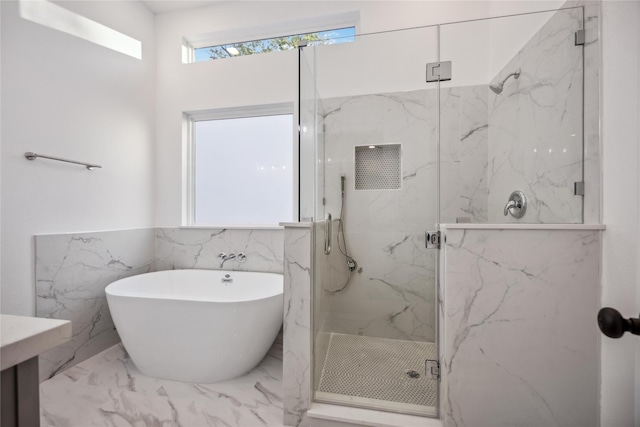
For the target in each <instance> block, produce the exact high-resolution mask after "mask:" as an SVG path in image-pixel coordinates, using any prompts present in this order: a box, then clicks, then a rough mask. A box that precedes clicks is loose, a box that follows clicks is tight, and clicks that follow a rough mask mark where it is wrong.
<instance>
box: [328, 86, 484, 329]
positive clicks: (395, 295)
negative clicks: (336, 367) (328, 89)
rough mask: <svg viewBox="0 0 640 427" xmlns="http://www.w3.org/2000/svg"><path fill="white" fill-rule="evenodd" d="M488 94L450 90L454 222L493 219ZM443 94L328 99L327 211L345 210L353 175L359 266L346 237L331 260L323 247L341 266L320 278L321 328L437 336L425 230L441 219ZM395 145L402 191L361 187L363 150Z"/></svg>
mask: <svg viewBox="0 0 640 427" xmlns="http://www.w3.org/2000/svg"><path fill="white" fill-rule="evenodd" d="M487 91H488V89H487V87H486V86H470V87H463V88H451V89H444V90H443V94H442V99H443V102H442V113H441V117H442V118H441V122H442V123H443V124H442V130H441V132H442V148H441V171H442V174H443V178H442V179H441V182H442V183H443V189H442V191H441V198H442V209H441V212H442V215H443V218H445V217H446V218H447V221H450V222H455V220H456V218H458V217H468V218H470V219H471V220H472V221H473V222H486V219H487V196H486V193H487V190H486V161H482V160H481V161H478V159H485V160H486V159H487ZM436 101H437V96H436V92H435V91H434V90H420V91H412V92H402V93H390V94H375V95H365V96H357V97H347V98H333V99H325V100H323V103H324V108H325V111H326V115H325V117H324V124H325V126H326V130H325V140H324V143H325V148H324V149H325V156H326V159H325V161H326V163H325V171H324V173H325V177H326V178H325V181H324V191H325V197H326V206H325V211H326V213H331V214H332V215H333V217H334V218H339V217H340V211H341V196H340V175H341V174H344V175H345V177H346V189H345V190H346V195H345V201H344V208H343V212H342V216H343V221H344V225H345V238H346V241H347V248H348V250H349V254H350V255H351V256H352V257H353V258H355V259H356V261H357V262H358V267H359V269H358V270H357V271H355V272H353V273H351V275H350V277H349V276H348V274H347V272H346V268H345V267H344V265H345V259H344V257H343V256H341V255H340V251H339V248H338V247H337V246H338V245H337V243H334V245H333V246H334V251H335V252H336V254H335V255H332V257H333V258H331V259H327V260H324V261H323V257H322V255H321V254H322V252H317V253H319V254H320V255H319V256H318V260H317V262H318V263H319V264H322V265H325V266H330V268H329V270H331V271H334V272H336V274H333V275H323V276H322V278H321V283H322V291H321V293H320V295H319V297H320V298H321V299H322V301H321V302H320V303H319V304H318V308H319V312H318V316H319V317H317V319H318V318H320V319H321V324H320V328H319V329H318V332H325V331H332V332H338V333H348V334H360V335H371V336H378V337H384V338H398V339H408V340H421V341H434V340H435V335H436V331H435V280H434V275H435V253H434V252H433V251H428V250H426V249H424V234H423V233H424V231H425V230H427V229H429V228H430V227H431V228H434V227H435V224H436V222H437V212H436V204H435V202H434V200H435V198H436V197H437V188H436V185H437V176H436V172H437V171H436V155H437V147H436V137H437V135H436V126H435V124H436V122H437V116H436V110H437V103H436ZM387 143H399V144H402V150H401V152H402V154H401V156H402V159H401V162H402V188H401V189H400V190H380V191H377V190H368V191H363V190H355V188H354V170H353V169H354V163H353V162H354V147H355V146H358V145H377V144H387ZM334 238H337V227H334ZM360 269H361V270H360ZM337 272H339V274H338V273H337ZM346 277H349V282H348V285H347V286H346V288H345V289H344V290H343V291H340V292H335V291H336V290H337V289H341V288H342V287H343V286H344V282H345V279H346Z"/></svg>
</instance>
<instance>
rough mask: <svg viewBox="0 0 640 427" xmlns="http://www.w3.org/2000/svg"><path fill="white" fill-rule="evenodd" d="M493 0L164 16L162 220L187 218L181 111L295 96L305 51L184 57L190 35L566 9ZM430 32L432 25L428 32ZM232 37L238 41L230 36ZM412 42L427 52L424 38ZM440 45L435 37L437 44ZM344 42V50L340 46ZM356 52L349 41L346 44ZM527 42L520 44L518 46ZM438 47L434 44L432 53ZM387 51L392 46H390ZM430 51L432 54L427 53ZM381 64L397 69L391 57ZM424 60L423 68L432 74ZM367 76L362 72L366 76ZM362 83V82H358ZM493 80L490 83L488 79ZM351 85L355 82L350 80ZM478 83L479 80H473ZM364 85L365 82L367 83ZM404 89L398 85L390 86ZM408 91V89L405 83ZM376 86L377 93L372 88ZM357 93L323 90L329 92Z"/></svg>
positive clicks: (215, 9) (371, 26) (231, 5)
mask: <svg viewBox="0 0 640 427" xmlns="http://www.w3.org/2000/svg"><path fill="white" fill-rule="evenodd" d="M503 3H511V2H493V3H491V2H486V1H456V2H451V1H419V2H416V1H393V2H391V1H389V2H376V1H342V2H330V1H322V2H320V1H316V2H271V1H270V2H249V1H243V2H225V3H221V4H218V5H214V6H210V7H205V8H199V9H194V10H190V11H182V12H172V13H166V14H162V15H158V16H157V19H156V29H157V33H156V34H157V43H158V75H157V77H158V92H157V93H158V97H157V119H158V120H157V135H158V140H157V144H158V145H157V157H156V159H157V168H158V171H159V173H158V180H157V184H156V196H157V204H156V225H158V226H176V225H180V224H181V223H182V221H183V212H182V204H183V202H182V197H183V196H182V192H183V186H184V185H185V183H184V181H185V178H184V176H183V163H182V159H183V147H182V129H181V114H182V112H183V111H193V110H199V109H215V108H229V107H238V106H246V105H259V104H270V103H280V102H292V101H296V98H297V78H298V76H297V53H296V52H295V51H289V52H280V53H274V54H269V55H257V56H249V57H238V58H233V59H228V60H221V61H211V62H203V63H196V64H183V63H182V59H181V58H182V54H181V49H182V40H183V38H185V37H186V38H189V39H192V38H194V37H195V36H197V35H200V34H204V33H215V34H216V35H217V36H218V37H220V34H221V33H224V32H225V31H229V32H232V30H233V33H234V34H239V33H241V31H239V30H238V29H249V28H252V27H260V28H264V27H267V26H270V25H271V26H273V25H274V24H278V23H283V25H284V23H290V22H291V21H294V20H298V19H314V18H317V17H318V16H327V15H336V14H340V13H353V12H357V13H359V16H360V18H359V22H358V23H357V31H358V33H359V34H366V33H372V32H379V31H387V30H393V29H400V28H410V27H417V26H424V25H434V24H439V23H445V22H454V21H461V20H468V19H478V18H486V17H489V16H500V15H503V14H510V13H525V12H531V11H537V10H547V9H550V8H554V7H558V6H559V5H560V4H561V2H559V1H522V2H517V3H518V4H517V6H514V5H508V4H503ZM426 32H428V31H426ZM227 41H231V40H227ZM408 43H413V44H409V45H407V46H405V48H409V49H418V50H420V46H421V44H420V43H421V41H420V40H409V41H408ZM428 43H430V46H431V45H434V44H435V40H432V41H430V42H428ZM336 48H339V47H337V46H336ZM343 49H345V50H348V47H343ZM518 49H519V47H518V48H517V49H516V50H518ZM431 50H433V52H435V49H430V51H431ZM382 51H384V49H382ZM423 54H424V53H423ZM376 66H378V67H385V66H386V67H391V68H393V67H394V63H393V62H392V61H385V59H384V57H383V58H380V59H379V60H378V61H376ZM423 66H424V65H423V64H422V65H421V66H420V69H419V70H418V74H419V75H420V76H421V77H422V76H423V75H424V69H423ZM362 76H363V74H362V73H361V74H360V77H362ZM356 82H357V81H356ZM484 83H486V82H484ZM345 84H348V83H347V80H345ZM470 84H471V83H470ZM360 86H361V85H358V87H360ZM393 90H403V89H402V88H390V89H389V91H393ZM404 90H406V89H404ZM371 92H373V91H370V92H369V93H371ZM353 94H354V93H351V92H344V91H342V92H340V93H321V95H322V96H324V97H331V96H344V95H353Z"/></svg>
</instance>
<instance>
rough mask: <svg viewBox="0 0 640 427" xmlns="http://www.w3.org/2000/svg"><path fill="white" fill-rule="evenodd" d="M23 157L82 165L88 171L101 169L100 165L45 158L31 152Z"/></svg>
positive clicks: (58, 158) (51, 157)
mask: <svg viewBox="0 0 640 427" xmlns="http://www.w3.org/2000/svg"><path fill="white" fill-rule="evenodd" d="M24 156H25V157H26V158H27V160H35V159H37V158H38V157H41V158H43V159H49V160H57V161H59V162H66V163H73V164H76V165H82V166H85V167H86V168H87V169H89V170H94V169H100V168H102V166H100V165H94V164H91V163H85V162H77V161H75V160H69V159H61V158H60V157H53V156H45V155H43V154H36V153H32V152H30V151H29V152H27V153H24Z"/></svg>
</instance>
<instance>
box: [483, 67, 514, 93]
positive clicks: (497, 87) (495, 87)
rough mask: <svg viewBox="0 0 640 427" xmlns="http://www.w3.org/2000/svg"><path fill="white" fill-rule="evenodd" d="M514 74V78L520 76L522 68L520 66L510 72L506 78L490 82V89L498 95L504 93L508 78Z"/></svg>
mask: <svg viewBox="0 0 640 427" xmlns="http://www.w3.org/2000/svg"><path fill="white" fill-rule="evenodd" d="M512 76H513V78H514V79H517V78H518V77H520V68H518V69H517V70H516V71H514V72H513V73H511V74H509V75H508V76H507V77H505V78H504V79H502V81H501V82H499V83H493V84H490V85H489V89H491V90H492V91H493V92H494V93H495V94H496V95H500V94H501V93H502V91H503V89H504V84H505V82H506V81H507V80H509V77H512Z"/></svg>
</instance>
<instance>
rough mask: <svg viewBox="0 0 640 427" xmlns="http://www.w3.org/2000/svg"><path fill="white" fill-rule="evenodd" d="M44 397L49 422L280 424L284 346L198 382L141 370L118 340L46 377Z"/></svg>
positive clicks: (54, 425) (50, 425) (51, 426)
mask: <svg viewBox="0 0 640 427" xmlns="http://www.w3.org/2000/svg"><path fill="white" fill-rule="evenodd" d="M278 345H281V344H278ZM40 403H41V409H40V415H41V425H42V426H43V427H72V426H74V427H75V426H83V427H85V426H86V427H88V426H120V425H126V426H134V425H135V426H175V427H194V426H221V427H223V426H224V427H248V426H256V427H259V426H264V427H279V426H282V425H283V423H282V408H283V406H282V405H283V396H282V353H281V347H280V351H279V350H278V347H277V346H274V348H272V351H270V352H269V354H268V355H267V356H266V357H265V358H264V359H263V361H262V362H261V363H260V365H258V366H257V367H256V368H255V369H253V370H252V371H251V372H249V373H248V374H246V375H243V376H241V377H238V378H234V379H231V380H228V381H223V382H219V383H214V384H192V383H183V382H177V381H169V380H160V379H156V378H151V377H147V376H144V375H142V374H141V373H140V372H139V371H138V370H137V368H136V367H135V365H134V364H133V363H132V361H131V359H130V358H129V357H128V355H127V353H126V351H125V350H124V348H123V347H122V345H120V344H118V345H115V346H113V347H111V348H109V349H107V350H105V351H103V352H102V353H100V354H98V355H96V356H94V357H92V358H90V359H88V360H86V361H84V362H82V363H80V364H79V365H76V366H74V367H72V368H70V369H68V370H66V371H65V372H63V373H61V374H59V375H56V376H55V377H54V378H52V379H50V380H48V381H45V382H43V383H42V384H41V385H40Z"/></svg>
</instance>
